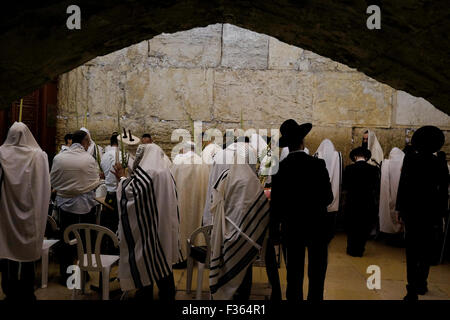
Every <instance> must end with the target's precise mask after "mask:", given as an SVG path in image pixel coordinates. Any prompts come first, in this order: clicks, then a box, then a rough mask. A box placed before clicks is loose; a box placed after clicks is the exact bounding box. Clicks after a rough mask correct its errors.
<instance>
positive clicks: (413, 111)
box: [394, 91, 450, 128]
mask: <svg viewBox="0 0 450 320" xmlns="http://www.w3.org/2000/svg"><path fill="white" fill-rule="evenodd" d="M394 106H395V123H396V124H398V125H406V126H422V125H435V126H438V127H441V128H450V116H449V115H447V114H445V113H444V112H442V111H440V110H438V109H436V108H435V107H434V106H433V105H432V104H431V103H429V102H428V101H426V100H425V99H423V98H416V97H414V96H412V95H410V94H409V93H406V92H404V91H396V93H395V99H394Z"/></svg>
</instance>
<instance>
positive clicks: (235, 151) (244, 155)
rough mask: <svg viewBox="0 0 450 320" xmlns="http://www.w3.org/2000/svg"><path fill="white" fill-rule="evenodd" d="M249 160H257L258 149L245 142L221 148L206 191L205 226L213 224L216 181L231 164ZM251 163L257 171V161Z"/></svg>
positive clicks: (203, 222)
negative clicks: (212, 210)
mask: <svg viewBox="0 0 450 320" xmlns="http://www.w3.org/2000/svg"><path fill="white" fill-rule="evenodd" d="M249 160H252V161H253V160H254V161H256V151H255V150H254V149H253V148H252V147H251V146H249V144H248V143H245V142H235V143H232V144H231V145H229V146H228V147H227V148H226V149H223V150H220V151H218V152H217V153H216V155H215V157H214V162H213V165H212V168H211V171H210V173H209V179H208V191H207V193H206V203H205V209H204V210H203V221H202V224H203V225H204V226H208V225H211V224H212V215H211V211H210V207H211V199H212V189H213V186H214V182H215V181H217V179H218V178H219V176H220V174H221V173H222V172H223V170H225V169H229V168H230V165H231V164H234V163H241V164H243V163H249ZM249 165H250V167H251V168H252V170H253V171H256V162H255V164H249Z"/></svg>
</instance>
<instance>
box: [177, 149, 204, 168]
mask: <svg viewBox="0 0 450 320" xmlns="http://www.w3.org/2000/svg"><path fill="white" fill-rule="evenodd" d="M201 163H202V158H201V157H200V156H199V155H197V154H196V153H195V152H193V151H188V152H186V153H180V154H177V155H176V156H175V158H174V159H173V164H174V165H176V164H201Z"/></svg>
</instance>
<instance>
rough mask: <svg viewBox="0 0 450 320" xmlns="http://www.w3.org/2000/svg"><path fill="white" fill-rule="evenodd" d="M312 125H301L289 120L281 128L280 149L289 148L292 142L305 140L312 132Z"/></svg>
mask: <svg viewBox="0 0 450 320" xmlns="http://www.w3.org/2000/svg"><path fill="white" fill-rule="evenodd" d="M311 129H312V124H311V123H303V124H301V125H299V124H298V123H297V122H296V121H295V120H294V119H288V120H286V121H285V122H283V123H282V124H281V126H280V133H281V138H280V141H279V143H278V146H279V147H280V148H284V147H287V146H288V145H289V143H290V142H298V141H300V140H303V138H305V137H306V135H307V134H308V133H309V132H310V131H311Z"/></svg>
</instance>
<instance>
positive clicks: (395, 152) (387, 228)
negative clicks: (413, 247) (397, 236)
mask: <svg viewBox="0 0 450 320" xmlns="http://www.w3.org/2000/svg"><path fill="white" fill-rule="evenodd" d="M404 157H405V154H404V153H403V151H401V150H400V149H399V148H393V149H392V150H391V152H390V153H389V159H386V160H384V161H383V164H382V165H381V185H380V211H379V217H380V231H381V232H385V233H398V232H400V231H401V228H402V226H401V224H399V223H397V211H396V210H395V205H396V202H397V190H398V184H399V182H400V173H401V171H402V166H403V158H404Z"/></svg>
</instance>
